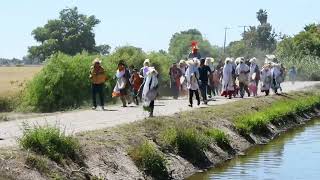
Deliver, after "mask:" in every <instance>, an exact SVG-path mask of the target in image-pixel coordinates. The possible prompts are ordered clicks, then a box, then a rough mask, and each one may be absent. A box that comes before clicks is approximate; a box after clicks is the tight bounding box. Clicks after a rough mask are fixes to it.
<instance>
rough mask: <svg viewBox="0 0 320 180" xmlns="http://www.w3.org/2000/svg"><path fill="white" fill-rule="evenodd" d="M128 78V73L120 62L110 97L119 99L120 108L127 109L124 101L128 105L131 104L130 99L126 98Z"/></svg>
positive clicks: (128, 84)
mask: <svg viewBox="0 0 320 180" xmlns="http://www.w3.org/2000/svg"><path fill="white" fill-rule="evenodd" d="M129 78H130V74H129V71H128V70H127V68H126V66H125V64H124V62H123V61H120V62H119V64H118V70H117V72H116V79H117V82H116V85H115V87H114V89H113V93H112V97H120V99H121V102H122V107H127V101H126V100H128V104H131V98H130V97H129V96H128V89H129V87H130V82H129Z"/></svg>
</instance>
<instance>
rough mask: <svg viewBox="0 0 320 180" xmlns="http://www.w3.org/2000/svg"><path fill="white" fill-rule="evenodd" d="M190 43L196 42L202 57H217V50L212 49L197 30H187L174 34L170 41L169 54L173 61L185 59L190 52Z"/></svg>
mask: <svg viewBox="0 0 320 180" xmlns="http://www.w3.org/2000/svg"><path fill="white" fill-rule="evenodd" d="M192 41H197V42H198V45H199V50H200V53H201V55H202V56H203V57H208V56H211V57H217V56H218V49H217V48H216V47H213V46H212V45H211V44H210V42H209V41H208V40H206V39H204V38H203V36H202V34H201V32H200V31H199V30H197V29H189V30H187V31H181V32H178V33H175V34H174V35H173V36H172V37H171V39H170V44H169V54H170V55H171V56H173V57H174V58H175V60H179V59H182V58H187V56H188V54H189V52H190V50H191V42H192Z"/></svg>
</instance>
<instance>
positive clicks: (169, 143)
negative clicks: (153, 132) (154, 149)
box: [160, 128, 177, 151]
mask: <svg viewBox="0 0 320 180" xmlns="http://www.w3.org/2000/svg"><path fill="white" fill-rule="evenodd" d="M160 144H161V146H162V147H163V148H164V149H168V150H171V151H175V150H176V147H177V130H176V129H175V128H167V129H165V130H164V131H163V132H161V133H160Z"/></svg>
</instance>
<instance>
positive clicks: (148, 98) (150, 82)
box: [142, 67, 159, 117]
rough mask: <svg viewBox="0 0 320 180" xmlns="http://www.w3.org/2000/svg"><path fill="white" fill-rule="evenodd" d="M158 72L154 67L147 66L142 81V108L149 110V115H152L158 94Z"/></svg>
mask: <svg viewBox="0 0 320 180" xmlns="http://www.w3.org/2000/svg"><path fill="white" fill-rule="evenodd" d="M158 83H159V82H158V72H157V71H156V70H155V68H154V67H149V69H148V71H147V73H146V76H145V81H144V86H143V91H142V101H143V108H144V109H145V110H147V111H149V116H150V117H153V111H154V101H155V99H156V97H157V95H158Z"/></svg>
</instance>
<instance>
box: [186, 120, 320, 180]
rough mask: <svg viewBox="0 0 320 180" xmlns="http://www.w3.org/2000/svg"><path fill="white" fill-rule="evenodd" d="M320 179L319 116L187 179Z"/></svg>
mask: <svg viewBox="0 0 320 180" xmlns="http://www.w3.org/2000/svg"><path fill="white" fill-rule="evenodd" d="M207 179H232V180H237V179H241V180H258V179H264V180H273V179H280V180H292V179H305V180H319V179H320V119H316V120H312V121H309V122H308V123H307V124H306V125H304V126H301V127H298V128H294V129H292V130H289V131H287V132H286V133H284V134H282V135H280V136H279V137H277V138H275V139H274V140H272V141H270V142H269V143H268V144H266V145H258V146H255V147H253V148H250V149H249V150H248V151H247V152H246V155H244V156H237V157H236V158H234V159H232V160H229V161H227V162H225V163H223V164H221V165H219V166H217V167H215V168H213V169H211V170H209V171H207V172H204V173H198V174H195V175H194V176H192V177H190V178H188V180H207Z"/></svg>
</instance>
